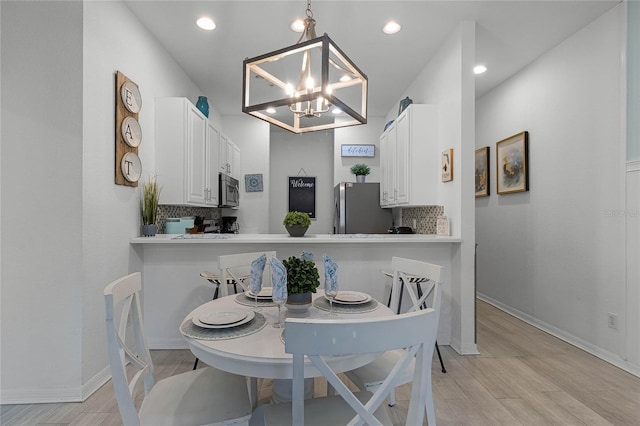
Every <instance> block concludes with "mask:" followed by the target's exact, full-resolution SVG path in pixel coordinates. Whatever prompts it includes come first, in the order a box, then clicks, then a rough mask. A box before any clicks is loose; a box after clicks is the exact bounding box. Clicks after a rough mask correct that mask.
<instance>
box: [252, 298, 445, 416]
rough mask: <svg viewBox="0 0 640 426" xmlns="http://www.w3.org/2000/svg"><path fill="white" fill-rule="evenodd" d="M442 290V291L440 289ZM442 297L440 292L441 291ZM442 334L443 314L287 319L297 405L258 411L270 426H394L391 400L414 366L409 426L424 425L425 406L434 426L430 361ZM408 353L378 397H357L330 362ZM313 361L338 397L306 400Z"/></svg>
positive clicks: (287, 347)
mask: <svg viewBox="0 0 640 426" xmlns="http://www.w3.org/2000/svg"><path fill="white" fill-rule="evenodd" d="M436 287H437V286H436ZM436 291H437V288H436ZM437 330H438V312H437V311H436V310H434V309H425V310H421V311H417V312H410V313H406V314H401V315H395V316H390V317H383V318H375V319H338V320H321V319H315V320H313V319H306V318H287V321H286V327H285V342H286V343H285V351H286V352H287V353H291V354H293V401H292V402H290V403H283V404H272V405H266V406H262V407H260V408H259V409H258V410H256V411H254V416H261V417H263V418H264V423H265V425H285V424H286V425H290V424H293V425H302V424H304V425H307V426H311V425H323V426H324V425H347V424H348V425H360V424H368V425H382V424H384V425H391V424H392V422H391V419H390V418H389V415H388V412H387V408H386V406H385V405H384V404H383V402H384V400H385V398H386V396H387V395H388V394H389V392H390V391H391V390H392V389H393V387H394V386H395V385H396V381H397V379H398V375H399V374H402V373H403V372H404V371H405V370H406V369H407V366H408V365H409V363H410V362H413V363H414V365H415V368H414V370H413V371H414V374H413V387H412V391H411V399H410V403H409V409H408V412H407V419H406V424H407V425H420V424H422V421H423V419H424V414H425V404H426V412H427V417H428V420H429V425H430V426H431V425H435V411H434V408H433V397H432V389H431V358H432V356H433V348H434V343H435V340H436V333H437ZM399 348H406V349H403V351H404V356H403V357H402V358H401V359H399V360H398V363H397V364H396V365H395V366H394V368H393V369H392V370H391V371H390V372H389V375H388V376H387V377H386V378H385V380H384V381H383V383H382V384H381V385H380V386H379V388H378V389H377V390H376V391H375V393H373V394H372V393H371V392H366V391H365V392H357V393H355V394H354V393H353V392H351V390H349V388H348V387H347V386H346V385H345V383H343V382H342V381H341V380H340V378H339V377H338V375H337V374H336V373H335V372H334V371H333V370H332V369H331V367H329V365H328V364H327V363H326V362H325V359H326V358H327V357H330V356H336V355H344V354H365V353H378V352H385V351H389V350H393V349H399ZM305 357H306V358H308V359H309V360H310V361H311V362H312V363H313V364H314V366H315V367H316V368H317V369H318V370H320V371H321V372H322V374H323V375H324V376H325V377H326V379H327V381H328V382H329V383H330V384H331V385H332V386H333V388H334V389H335V390H336V391H337V393H338V394H339V395H334V396H326V397H321V398H313V399H307V400H304V397H303V386H304V383H303V380H304V361H305Z"/></svg>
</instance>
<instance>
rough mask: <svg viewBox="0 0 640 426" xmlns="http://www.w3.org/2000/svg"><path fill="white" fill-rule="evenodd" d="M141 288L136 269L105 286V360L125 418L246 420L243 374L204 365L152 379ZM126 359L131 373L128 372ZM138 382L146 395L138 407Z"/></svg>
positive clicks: (130, 421) (150, 421)
mask: <svg viewBox="0 0 640 426" xmlns="http://www.w3.org/2000/svg"><path fill="white" fill-rule="evenodd" d="M141 289H142V281H141V275H140V273H139V272H136V273H133V274H130V275H127V276H126V277H123V278H120V279H118V280H116V281H113V282H112V283H111V284H109V285H108V286H107V287H106V288H105V289H104V299H105V306H106V323H107V343H108V350H109V363H110V366H111V376H112V382H113V388H114V391H115V395H116V400H117V401H118V408H119V410H120V415H121V416H122V421H123V423H124V424H125V425H127V426H128V425H153V426H161V425H181V426H186V425H205V424H210V425H228V424H233V425H243V424H244V425H248V424H249V419H250V417H251V403H250V400H249V392H248V388H247V380H246V378H245V377H242V376H238V375H235V374H230V373H227V372H224V371H220V370H216V369H214V368H211V367H206V368H200V369H198V370H194V371H189V372H186V373H181V374H176V375H174V376H170V377H168V378H166V379H163V380H159V381H158V382H157V383H156V382H155V377H154V368H153V362H152V359H151V354H150V353H149V348H148V346H147V341H146V338H145V335H144V322H143V319H142V311H141V309H140V294H141ZM118 317H119V319H118ZM127 364H131V365H130V367H129V368H132V369H133V370H135V373H133V372H131V371H129V372H127V369H128V368H127ZM140 385H143V387H144V394H143V398H144V399H143V400H142V404H141V405H140V409H139V410H136V402H137V400H138V397H139V394H138V392H139V391H140V389H139V388H140Z"/></svg>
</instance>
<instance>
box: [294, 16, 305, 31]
mask: <svg viewBox="0 0 640 426" xmlns="http://www.w3.org/2000/svg"><path fill="white" fill-rule="evenodd" d="M291 29H292V30H293V31H295V32H297V33H301V32H302V31H304V21H303V20H302V19H296V20H295V21H293V22H292V23H291Z"/></svg>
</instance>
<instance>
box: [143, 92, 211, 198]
mask: <svg viewBox="0 0 640 426" xmlns="http://www.w3.org/2000/svg"><path fill="white" fill-rule="evenodd" d="M155 122H156V126H155V137H156V170H155V171H156V173H157V174H158V181H159V184H160V185H162V192H161V193H160V204H175V205H193V206H209V207H211V206H217V205H218V172H217V164H218V158H217V156H218V144H219V137H220V131H219V130H218V129H217V128H216V127H215V126H214V125H213V124H212V123H211V122H209V120H208V119H207V118H206V117H205V116H204V115H203V114H202V113H201V112H200V111H199V110H198V109H197V108H196V107H195V105H193V104H192V103H191V102H190V101H189V100H188V99H186V98H160V99H156V109H155Z"/></svg>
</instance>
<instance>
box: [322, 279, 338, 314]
mask: <svg viewBox="0 0 640 426" xmlns="http://www.w3.org/2000/svg"><path fill="white" fill-rule="evenodd" d="M324 295H325V296H326V297H327V299H329V315H330V316H333V315H335V314H334V313H333V299H335V297H336V296H337V295H338V282H337V281H336V283H335V285H331V280H328V279H326V278H325V280H324Z"/></svg>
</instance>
